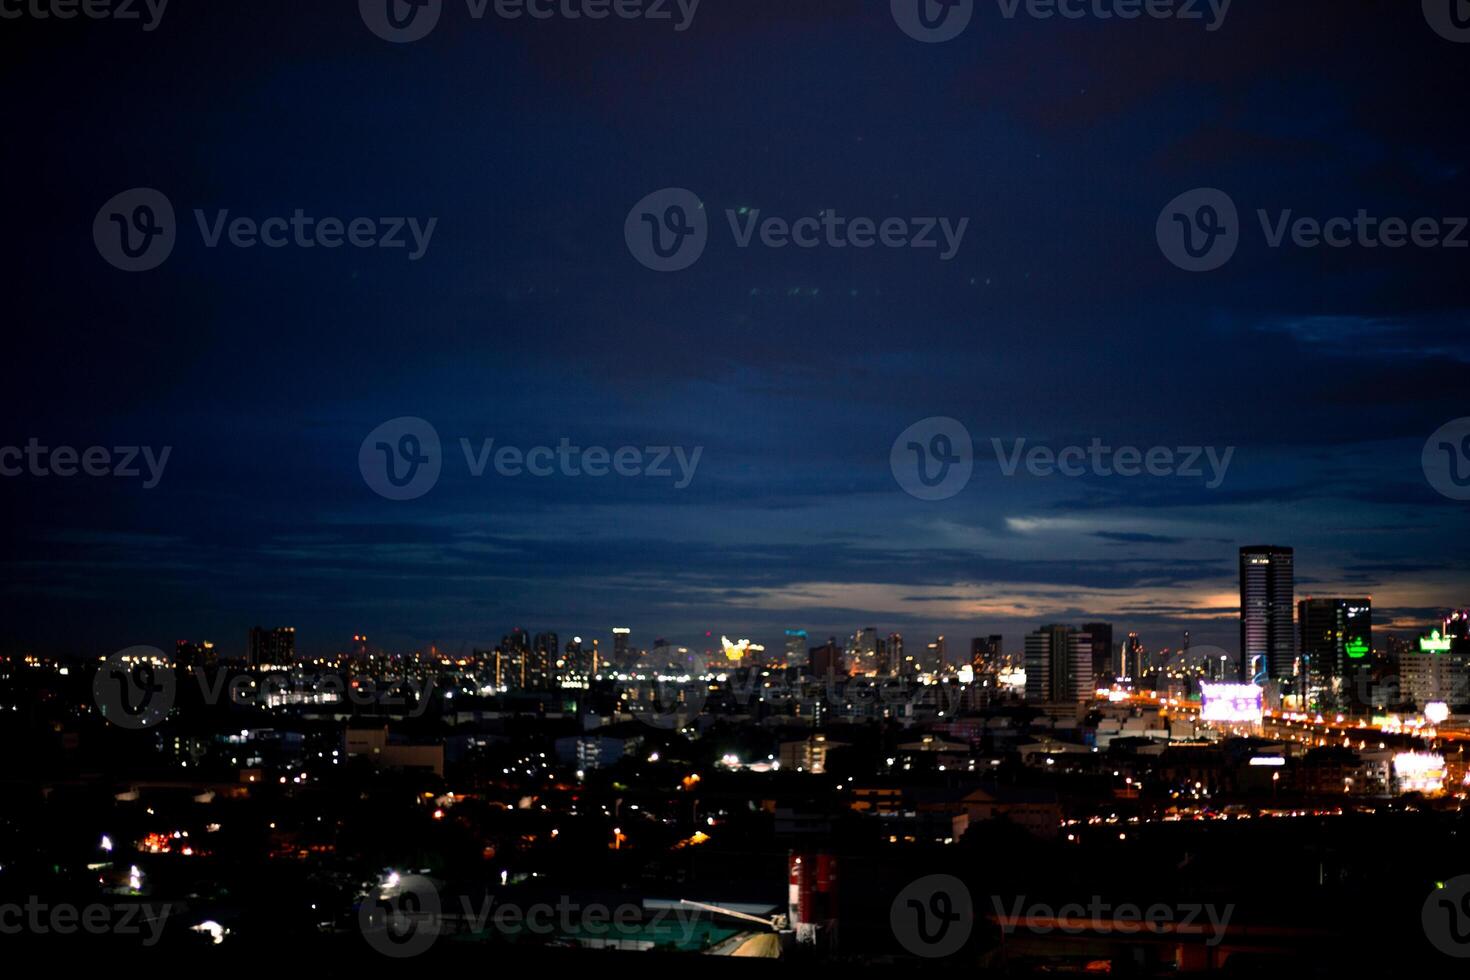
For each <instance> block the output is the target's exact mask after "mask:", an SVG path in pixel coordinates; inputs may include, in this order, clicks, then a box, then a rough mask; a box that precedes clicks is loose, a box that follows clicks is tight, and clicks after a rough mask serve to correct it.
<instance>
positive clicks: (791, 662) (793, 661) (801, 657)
mask: <svg viewBox="0 0 1470 980" xmlns="http://www.w3.org/2000/svg"><path fill="white" fill-rule="evenodd" d="M806 658H807V636H806V630H787V631H786V666H788V667H805V666H806V662H807V659H806Z"/></svg>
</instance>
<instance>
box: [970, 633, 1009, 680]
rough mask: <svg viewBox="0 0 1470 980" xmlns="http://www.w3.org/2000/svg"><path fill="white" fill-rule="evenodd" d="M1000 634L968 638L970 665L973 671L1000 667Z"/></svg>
mask: <svg viewBox="0 0 1470 980" xmlns="http://www.w3.org/2000/svg"><path fill="white" fill-rule="evenodd" d="M1000 642H1001V641H1000V636H999V635H998V634H991V635H990V636H977V637H974V638H973V639H971V640H970V667H971V668H972V669H973V670H975V671H977V672H978V671H982V670H996V669H998V668H999V667H1000V658H1001V654H1000Z"/></svg>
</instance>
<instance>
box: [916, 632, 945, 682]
mask: <svg viewBox="0 0 1470 980" xmlns="http://www.w3.org/2000/svg"><path fill="white" fill-rule="evenodd" d="M924 653H925V657H924V663H923V667H922V671H923V673H926V674H942V673H944V668H945V665H946V664H948V662H949V659H948V657H947V655H946V654H945V645H944V637H942V636H936V637H935V638H934V640H933V641H932V642H931V643H930V644H929V646H928V647H927V648H926V649H925V651H924Z"/></svg>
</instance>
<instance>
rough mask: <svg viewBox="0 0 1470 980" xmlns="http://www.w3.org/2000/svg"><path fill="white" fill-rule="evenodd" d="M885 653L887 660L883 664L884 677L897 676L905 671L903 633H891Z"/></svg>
mask: <svg viewBox="0 0 1470 980" xmlns="http://www.w3.org/2000/svg"><path fill="white" fill-rule="evenodd" d="M885 647H886V649H885V650H884V655H885V658H886V662H885V663H884V665H883V670H882V674H883V676H884V677H897V676H898V675H899V674H901V673H903V672H904V669H905V665H904V654H903V634H902V633H889V634H888V643H887V644H885Z"/></svg>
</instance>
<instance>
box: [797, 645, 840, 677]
mask: <svg viewBox="0 0 1470 980" xmlns="http://www.w3.org/2000/svg"><path fill="white" fill-rule="evenodd" d="M807 670H808V672H809V673H810V674H811V675H812V676H813V677H835V676H838V675H840V674H844V673H846V672H847V671H846V669H845V668H844V667H843V664H842V647H841V645H839V644H838V642H837V637H835V636H831V637H828V638H827V642H826V643H824V644H822V645H821V646H819V647H812V648H811V650H809V651H808V656H807Z"/></svg>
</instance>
